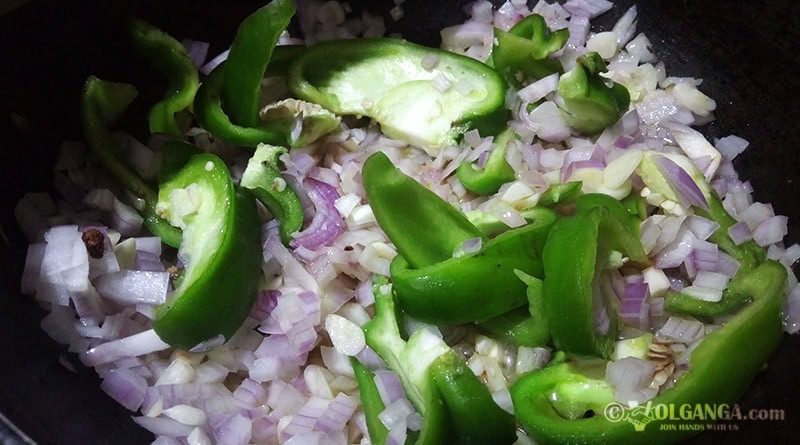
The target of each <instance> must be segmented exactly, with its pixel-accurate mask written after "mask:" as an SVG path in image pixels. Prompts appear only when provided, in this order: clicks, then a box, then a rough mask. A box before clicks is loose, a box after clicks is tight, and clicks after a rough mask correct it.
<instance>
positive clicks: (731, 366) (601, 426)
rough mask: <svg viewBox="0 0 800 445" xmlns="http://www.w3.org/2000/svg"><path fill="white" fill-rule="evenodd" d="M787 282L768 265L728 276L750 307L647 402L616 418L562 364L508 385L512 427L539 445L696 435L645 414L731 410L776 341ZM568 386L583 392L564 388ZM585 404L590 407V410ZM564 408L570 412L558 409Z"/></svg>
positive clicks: (593, 383) (593, 388) (591, 384)
mask: <svg viewBox="0 0 800 445" xmlns="http://www.w3.org/2000/svg"><path fill="white" fill-rule="evenodd" d="M786 280H787V271H786V268H785V267H784V266H783V265H782V264H780V263H778V262H776V261H772V260H769V261H765V262H764V263H763V264H761V265H759V266H757V267H755V268H753V269H752V270H749V271H747V272H746V273H742V274H738V275H737V276H736V277H734V279H733V280H732V281H731V283H730V285H729V287H730V288H731V289H733V291H734V292H736V293H741V294H746V295H748V296H749V299H750V300H751V303H750V304H749V305H747V306H746V307H745V308H744V309H742V310H741V312H739V313H738V314H736V315H735V316H734V317H733V318H731V319H730V320H729V321H728V322H727V323H725V324H724V325H723V326H722V327H720V328H719V329H716V330H714V331H712V332H710V333H709V334H707V335H706V337H705V338H704V339H703V340H702V341H701V343H700V344H699V345H698V346H697V348H695V349H694V350H693V351H692V352H691V356H690V357H689V369H688V371H687V372H686V373H684V374H683V375H682V376H680V377H679V378H678V380H677V381H676V382H675V384H674V386H673V387H671V388H669V389H666V390H665V391H664V392H663V393H662V394H660V395H658V396H657V397H656V398H655V399H653V400H652V401H651V403H648V404H647V405H643V406H640V407H639V408H638V409H635V410H629V409H624V411H619V409H621V408H622V407H621V406H620V405H617V406H616V408H617V409H616V410H613V411H612V410H609V411H606V407H607V406H608V405H606V404H605V402H606V401H607V400H608V398H609V396H610V395H611V388H610V387H608V386H607V385H606V386H605V387H604V386H603V383H604V382H602V381H601V380H602V379H599V378H596V377H595V378H592V376H591V375H587V373H586V372H585V370H584V369H582V368H581V367H580V366H576V365H575V364H570V363H569V362H566V363H564V362H562V363H555V364H553V365H551V366H548V367H547V368H545V369H543V370H541V371H535V372H532V373H530V374H527V375H525V376H523V377H522V378H520V379H519V380H517V382H515V383H514V385H513V386H512V387H511V398H512V400H513V402H514V409H515V412H516V417H517V421H518V422H519V423H520V424H521V425H522V427H523V428H524V429H525V431H526V432H527V433H528V434H529V435H530V436H532V437H533V438H534V439H535V440H536V441H537V443H543V444H547V443H564V442H569V443H584V444H605V443H631V444H636V443H641V444H656V443H675V442H678V441H680V440H683V439H686V438H688V437H689V436H691V435H694V434H697V433H698V432H699V431H697V430H692V429H683V428H662V426H663V425H665V424H667V423H669V422H674V421H672V420H670V419H669V418H668V417H667V418H663V416H661V415H658V413H657V412H656V411H654V410H653V409H652V407H657V406H666V407H669V406H670V405H671V406H673V407H675V409H678V408H679V407H680V406H682V405H685V404H688V405H690V406H692V407H695V406H697V405H712V406H717V407H720V406H722V405H727V406H730V405H732V404H733V403H734V402H735V401H736V399H737V398H739V397H740V396H741V395H742V394H743V393H744V391H745V390H746V389H747V387H748V386H749V385H750V382H751V381H752V380H753V378H754V377H755V376H756V374H757V373H758V372H759V371H760V370H761V369H762V367H763V366H764V363H765V362H766V361H767V359H768V358H769V357H770V355H771V354H772V353H773V351H774V350H775V348H777V346H778V344H779V343H780V341H781V339H782V336H783V327H782V324H781V307H782V304H783V299H784V291H785V288H786ZM575 382H577V383H580V384H583V385H585V388H584V389H583V390H581V389H580V388H576V387H575V386H574V385H572V386H570V385H571V384H572V383H575ZM565 385H566V386H565ZM565 388H568V389H570V390H567V389H565ZM587 400H593V401H594V402H595V403H594V404H592V405H589V404H587V403H586V401H587ZM553 401H560V402H561V404H560V405H558V404H554V403H553ZM609 402H610V401H609ZM571 404H572V406H573V408H572V410H571V412H569V411H570V410H565V409H564V407H565V406H566V407H569V406H570V405H571ZM648 407H650V408H648ZM590 410H591V414H589V411H590ZM587 414H588V415H587ZM608 415H611V418H609V417H608ZM673 425H674V424H673Z"/></svg>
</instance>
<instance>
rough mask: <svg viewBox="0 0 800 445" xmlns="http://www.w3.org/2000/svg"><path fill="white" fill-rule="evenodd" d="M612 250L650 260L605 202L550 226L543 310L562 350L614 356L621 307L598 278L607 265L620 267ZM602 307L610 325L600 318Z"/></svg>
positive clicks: (641, 259) (545, 263) (545, 261)
mask: <svg viewBox="0 0 800 445" xmlns="http://www.w3.org/2000/svg"><path fill="white" fill-rule="evenodd" d="M617 204H619V203H617ZM619 205H620V206H621V204H619ZM623 211H624V209H623ZM613 252H617V253H622V254H623V255H625V256H627V257H629V258H630V259H631V260H632V261H634V262H644V261H646V260H647V256H646V255H645V253H644V250H643V249H642V245H641V242H640V241H639V238H638V237H637V236H636V234H635V233H634V232H633V231H632V230H631V229H630V228H629V227H627V226H626V225H625V224H624V223H622V222H620V221H619V219H618V218H617V217H616V214H615V212H612V211H610V210H608V209H606V208H604V207H591V206H590V207H587V208H585V209H583V210H581V211H577V212H576V213H575V214H574V215H573V216H570V217H565V218H562V219H560V220H559V221H557V222H556V223H555V225H553V228H552V230H550V234H549V236H548V237H547V242H546V244H545V247H544V255H543V260H544V277H545V278H544V286H543V291H544V309H545V316H546V317H547V320H548V322H549V324H550V332H551V334H552V336H553V342H554V344H555V345H556V348H558V349H559V350H563V351H566V352H569V353H573V354H578V355H586V356H597V357H603V358H609V357H611V353H612V352H613V348H614V342H615V341H616V340H617V338H616V334H617V330H618V328H619V326H618V322H617V311H616V308H615V307H614V299H613V298H612V296H611V295H610V292H609V290H607V289H604V286H602V282H603V281H604V280H601V278H600V277H601V274H602V273H603V270H604V269H606V268H608V267H619V266H620V264H617V265H614V264H613V263H612V264H609V258H610V257H611V254H612V253H613ZM620 259H621V258H620ZM602 312H605V315H606V316H607V317H608V323H607V326H604V323H600V322H599V320H597V321H598V322H597V323H596V318H597V316H598V315H602ZM601 319H602V318H601ZM595 324H598V326H595Z"/></svg>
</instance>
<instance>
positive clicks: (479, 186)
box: [456, 128, 516, 195]
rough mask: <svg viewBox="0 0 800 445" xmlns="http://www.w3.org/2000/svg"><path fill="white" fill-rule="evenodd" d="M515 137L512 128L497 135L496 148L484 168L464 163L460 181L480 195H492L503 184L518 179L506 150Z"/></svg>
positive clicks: (458, 173) (461, 168)
mask: <svg viewBox="0 0 800 445" xmlns="http://www.w3.org/2000/svg"><path fill="white" fill-rule="evenodd" d="M513 137H514V130H512V129H511V128H509V129H507V130H506V131H504V132H502V133H500V134H499V135H497V137H496V138H495V148H494V149H493V150H492V152H491V153H490V154H489V159H487V160H486V164H485V165H484V166H483V167H482V168H478V167H476V166H475V165H474V164H473V163H471V162H463V163H461V165H459V166H458V169H457V170H456V174H457V175H458V180H459V181H461V184H463V185H464V187H466V189H467V190H469V191H471V192H474V193H477V194H479V195H491V194H494V193H497V191H498V190H500V187H501V186H502V185H503V184H505V183H507V182H511V181H513V180H514V179H516V174H515V173H514V169H513V168H511V165H509V163H508V161H506V150H507V149H508V144H509V143H510V142H511V139H512V138H513Z"/></svg>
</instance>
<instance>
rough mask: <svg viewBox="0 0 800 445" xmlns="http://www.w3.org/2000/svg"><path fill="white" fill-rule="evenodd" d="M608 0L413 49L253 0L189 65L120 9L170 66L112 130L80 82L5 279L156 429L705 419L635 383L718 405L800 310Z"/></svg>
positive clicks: (746, 190)
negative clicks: (55, 185)
mask: <svg viewBox="0 0 800 445" xmlns="http://www.w3.org/2000/svg"><path fill="white" fill-rule="evenodd" d="M397 3H398V6H397V7H396V8H395V9H393V10H392V13H393V15H394V16H395V17H397V16H399V15H400V14H402V4H401V2H397ZM612 7H613V5H612V4H611V3H610V2H607V1H605V0H596V1H581V0H568V1H566V2H564V3H563V4H560V3H552V4H551V3H548V2H546V1H544V0H542V1H539V2H538V3H536V5H535V6H534V7H533V8H532V9H529V8H528V7H527V6H526V4H525V2H520V1H508V2H506V3H504V4H502V5H501V6H500V7H499V8H497V9H495V8H494V7H493V6H492V4H491V3H489V2H488V1H485V0H479V1H476V2H473V3H471V4H470V5H469V7H468V12H469V13H470V19H469V20H468V21H467V22H466V23H464V24H460V25H456V26H452V27H449V28H445V29H443V30H442V32H441V35H442V46H441V48H429V47H425V46H420V45H417V44H414V43H411V42H409V41H407V40H403V39H402V38H398V37H385V36H383V34H384V30H383V24H382V22H381V21H380V19H379V18H378V17H376V16H372V15H370V14H367V13H364V15H363V16H362V20H355V19H352V18H348V17H347V10H346V9H345V8H344V7H343V5H341V4H339V3H337V2H333V1H330V2H326V3H321V2H311V3H304V4H302V6H301V7H300V10H299V11H296V6H295V4H294V3H293V2H292V1H291V0H272V1H271V2H269V3H268V4H266V5H265V6H264V7H262V8H260V9H258V10H257V11H255V12H253V13H252V15H250V16H249V17H248V18H247V19H246V20H245V21H244V22H242V24H241V25H240V27H239V29H238V31H237V34H236V37H235V39H234V40H233V42H232V43H231V46H230V49H229V50H228V51H226V52H225V53H223V54H222V55H220V56H219V57H216V58H214V59H212V60H211V61H209V62H206V56H207V54H206V51H207V48H208V45H207V44H204V43H203V42H196V41H190V40H186V41H183V42H179V41H178V40H176V39H175V37H173V36H171V35H169V34H167V33H166V32H164V31H162V30H159V29H156V28H155V27H153V26H152V25H150V24H148V23H146V22H144V21H142V20H138V19H134V20H131V22H130V24H129V26H130V33H129V35H130V45H131V50H132V52H133V53H135V54H137V55H138V56H140V57H141V59H142V61H143V62H144V63H146V64H147V65H148V67H150V68H151V69H154V70H156V71H158V72H159V73H161V74H163V75H164V76H165V77H166V79H167V85H168V87H167V89H166V91H165V92H164V96H163V98H162V99H161V100H160V101H158V102H157V103H154V104H150V109H149V113H148V115H147V116H135V118H139V119H142V120H144V121H146V122H147V123H148V124H149V132H147V133H146V134H132V133H127V132H126V131H125V129H124V128H120V127H119V126H117V125H116V123H117V121H118V120H119V119H120V118H121V117H122V116H123V115H125V114H126V111H128V108H129V105H130V104H131V103H132V102H133V101H134V100H135V99H136V97H137V94H138V90H137V87H136V86H135V85H130V84H126V83H121V82H120V80H119V79H99V78H96V77H90V78H88V79H87V80H86V83H85V85H84V88H83V92H82V97H81V103H80V115H81V122H82V125H83V131H84V136H85V143H83V142H75V143H65V144H64V145H63V147H62V151H61V155H60V158H59V164H60V165H61V166H62V168H61V170H59V173H58V174H60V175H62V181H61V182H60V186H59V189H60V191H61V192H62V196H60V197H58V198H57V202H56V201H54V200H53V198H51V197H49V196H47V195H45V194H41V193H30V194H28V195H26V196H25V197H24V198H23V200H22V201H21V202H20V203H19V205H18V207H17V211H16V213H17V217H18V219H19V220H20V225H21V226H22V227H23V229H24V230H25V231H26V234H27V235H28V236H29V238H30V240H31V245H30V248H29V251H28V257H27V260H26V268H25V275H24V276H23V278H22V290H23V292H24V293H27V294H31V295H33V296H34V298H35V299H36V301H37V302H38V303H39V304H41V305H42V306H43V307H44V308H45V309H47V310H48V311H49V312H48V315H47V316H45V318H44V319H43V321H42V326H43V328H44V329H45V330H46V331H47V332H48V333H49V334H50V335H51V336H52V337H53V338H54V339H55V340H56V341H59V342H60V343H63V344H66V345H69V351H70V352H74V353H77V354H78V355H79V357H80V360H81V361H82V362H83V363H84V364H85V365H86V366H91V367H94V368H95V370H96V371H97V373H98V374H99V376H100V377H101V378H102V388H103V390H104V391H106V392H107V393H108V394H109V395H110V396H111V397H112V398H114V399H115V400H117V401H118V402H119V403H120V404H122V405H123V406H125V407H126V408H128V409H130V410H131V411H132V412H134V413H135V414H134V415H133V419H134V421H135V422H137V423H138V424H140V425H141V426H142V427H144V428H147V429H148V430H150V431H151V432H153V433H154V435H155V436H156V439H155V441H154V442H153V443H157V444H177V443H188V444H207V443H219V444H248V443H293V444H294V443H303V444H311V443H314V444H322V443H324V444H334V443H341V444H351V443H361V444H365V443H373V444H402V443H417V444H445V443H476V444H487V443H496V444H501V443H509V444H510V443H531V441H535V442H536V443H565V442H569V443H622V442H625V443H664V442H675V441H679V440H681V439H684V438H686V437H688V436H690V435H692V434H696V433H697V432H698V431H697V429H680V428H661V426H662V425H663V424H665V423H667V422H673V421H674V420H671V419H663V418H660V417H658V416H654V415H652V414H648V413H647V412H646V411H643V410H642V409H636V408H637V407H639V408H641V406H642V405H646V404H648V403H649V404H675V405H682V404H732V403H734V402H735V401H736V400H737V398H738V397H739V396H741V394H742V393H743V392H744V390H745V389H746V387H747V386H748V385H749V383H750V381H751V380H752V379H753V377H754V376H755V374H756V373H757V372H758V371H759V369H761V367H762V366H763V364H764V363H765V361H766V360H767V359H768V357H769V356H770V354H771V353H772V351H773V350H774V349H775V348H776V347H777V345H778V343H779V342H780V340H781V337H782V335H783V332H784V331H786V332H789V333H794V332H796V331H797V330H798V329H800V324H798V307H800V304H798V302H799V301H800V287H798V284H797V279H796V277H795V276H794V274H793V273H792V270H791V267H792V265H793V264H794V263H795V261H796V260H797V259H798V258H799V257H800V246H798V245H793V246H789V247H788V248H787V247H785V246H784V245H783V237H784V235H785V234H786V218H785V217H783V216H780V215H775V214H774V213H773V211H772V208H771V206H769V205H768V204H764V203H759V202H753V200H752V197H751V194H750V193H751V191H752V190H751V189H750V185H749V184H748V182H747V181H743V180H741V179H739V178H738V176H737V174H736V172H735V171H734V170H733V166H732V161H733V159H734V158H735V157H736V156H737V155H738V154H739V153H741V152H742V151H743V150H744V149H745V148H746V147H747V145H748V143H747V141H745V140H743V139H741V138H739V137H737V136H728V137H725V138H722V139H718V140H714V141H709V140H708V139H706V137H705V136H704V135H703V134H702V133H701V132H699V131H698V130H697V129H695V128H693V126H697V125H702V124H704V123H707V122H709V121H711V120H712V119H713V110H714V108H715V106H716V105H715V103H714V101H713V100H712V99H710V98H709V97H707V96H706V95H705V94H703V93H702V92H701V90H700V89H698V87H699V86H700V84H701V82H700V81H699V80H697V79H692V78H677V77H668V76H667V74H666V70H665V67H664V66H663V64H662V63H660V62H658V61H657V60H656V58H655V56H654V54H653V53H652V52H651V45H650V42H649V41H648V39H647V37H646V36H645V35H644V34H641V33H637V32H636V29H635V24H636V16H637V10H636V8H635V7H633V8H631V9H629V10H628V11H626V12H625V13H624V14H623V15H622V17H621V18H620V19H619V21H618V22H617V24H616V25H615V26H614V27H613V29H611V30H608V31H597V30H595V31H592V30H591V28H590V20H591V19H593V18H594V17H596V16H598V15H600V14H602V13H604V12H606V11H608V10H609V9H611V8H612ZM295 13H297V16H298V17H296V18H295ZM293 19H297V20H298V21H299V24H300V27H301V28H302V29H303V31H304V33H305V35H304V36H303V38H304V40H301V39H299V38H297V37H293V36H290V35H289V34H288V33H287V31H286V29H287V26H288V25H289V23H290V22H291V21H292V20H293ZM61 171H65V173H66V175H64V173H60V172H61ZM65 178H66V179H65ZM65 181H66V182H65ZM723 372H724V375H723V374H722V373H723ZM609 407H612V408H614V409H609ZM620 419H624V421H620Z"/></svg>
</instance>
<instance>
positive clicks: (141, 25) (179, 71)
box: [130, 19, 200, 138]
mask: <svg viewBox="0 0 800 445" xmlns="http://www.w3.org/2000/svg"><path fill="white" fill-rule="evenodd" d="M130 35H131V45H132V46H133V49H134V50H135V51H136V52H138V53H139V54H140V55H141V56H142V57H143V58H144V59H145V60H146V61H147V62H148V63H150V64H151V65H152V66H153V67H154V68H155V69H156V70H158V71H159V72H160V73H162V74H164V75H165V76H167V81H168V83H167V91H166V93H165V95H164V98H163V99H162V100H161V101H160V102H158V103H156V104H155V105H153V107H152V108H151V109H150V114H149V120H150V132H151V133H154V134H155V133H168V134H170V135H172V136H175V137H178V138H181V137H183V132H182V131H181V130H180V128H178V124H177V123H176V122H175V113H177V112H179V111H181V110H185V109H187V108H189V107H190V106H191V105H192V102H193V101H194V95H195V93H197V88H198V86H199V85H200V81H199V79H198V75H197V68H195V66H194V64H192V61H191V59H190V58H189V54H188V53H187V52H186V48H185V47H184V46H183V45H182V44H181V43H180V42H178V41H177V40H175V39H174V38H173V37H172V36H170V35H169V34H167V33H165V32H163V31H161V30H160V29H158V28H156V27H154V26H152V25H150V24H149V23H147V22H145V21H143V20H138V19H134V20H133V21H132V22H131V26H130Z"/></svg>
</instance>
